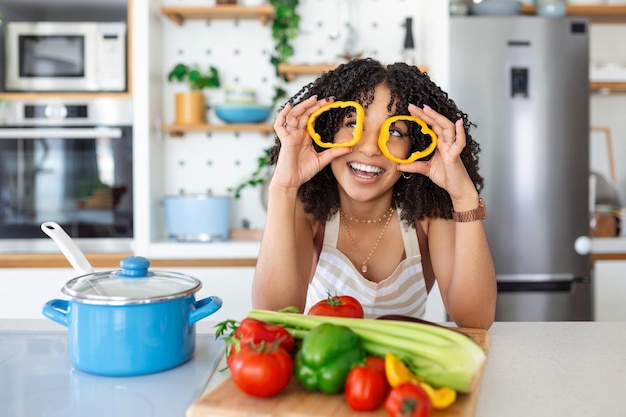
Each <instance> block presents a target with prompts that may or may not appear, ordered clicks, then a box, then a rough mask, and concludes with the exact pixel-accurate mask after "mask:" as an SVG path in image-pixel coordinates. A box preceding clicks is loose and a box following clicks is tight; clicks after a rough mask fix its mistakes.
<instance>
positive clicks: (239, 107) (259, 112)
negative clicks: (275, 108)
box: [215, 103, 272, 123]
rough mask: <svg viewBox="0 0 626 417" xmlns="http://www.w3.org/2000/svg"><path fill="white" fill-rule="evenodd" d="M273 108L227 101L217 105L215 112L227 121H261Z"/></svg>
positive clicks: (265, 118)
mask: <svg viewBox="0 0 626 417" xmlns="http://www.w3.org/2000/svg"><path fill="white" fill-rule="evenodd" d="M271 111H272V108H271V107H270V106H264V105H262V104H247V103H225V104H221V105H219V106H215V114H216V115H217V117H219V118H220V119H221V120H223V121H224V122H226V123H261V122H264V121H265V120H267V118H268V117H269V115H270V113H271Z"/></svg>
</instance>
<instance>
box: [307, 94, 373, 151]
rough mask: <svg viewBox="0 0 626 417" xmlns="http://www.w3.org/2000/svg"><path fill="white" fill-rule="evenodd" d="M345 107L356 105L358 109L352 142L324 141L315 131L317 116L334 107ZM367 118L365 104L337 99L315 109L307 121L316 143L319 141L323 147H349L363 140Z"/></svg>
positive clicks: (310, 133)
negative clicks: (364, 124) (364, 122)
mask: <svg viewBox="0 0 626 417" xmlns="http://www.w3.org/2000/svg"><path fill="white" fill-rule="evenodd" d="M343 107H354V108H355V109H356V126H354V130H353V131H352V138H353V139H352V140H351V141H350V142H345V143H333V142H324V141H322V138H321V137H320V135H319V134H318V133H317V132H316V131H315V121H316V120H317V118H318V117H319V116H320V115H321V114H322V113H324V112H326V111H328V110H330V109H333V108H343ZM364 120H365V110H363V106H361V104H359V103H357V102H356V101H335V102H333V103H328V104H326V105H324V106H322V107H320V108H319V109H317V110H315V111H314V112H313V113H312V114H311V116H309V120H308V121H307V129H308V131H309V135H311V137H312V138H313V140H314V141H315V143H317V144H318V145H319V146H320V147H322V148H349V147H351V146H354V145H356V144H357V143H358V142H359V141H360V140H361V135H362V134H363V121H364Z"/></svg>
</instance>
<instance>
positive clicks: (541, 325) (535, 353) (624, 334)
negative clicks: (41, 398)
mask: <svg viewBox="0 0 626 417" xmlns="http://www.w3.org/2000/svg"><path fill="white" fill-rule="evenodd" d="M214 325H215V323H214V322H210V321H201V322H199V323H198V325H197V326H198V327H197V329H198V332H201V333H213V332H214V328H213V326H214ZM62 328H63V327H62V326H60V325H58V324H56V323H54V322H52V321H49V320H45V319H42V320H0V330H59V329H62ZM489 333H490V348H489V353H488V358H487V366H486V369H485V374H484V377H483V381H482V385H481V388H480V398H479V401H478V410H477V413H476V415H477V416H479V417H503V416H504V417H516V416H520V417H522V416H523V417H528V416H533V417H537V416H550V417H553V416H568V417H577V416H581V417H583V416H584V417H587V416H603V417H611V416H623V415H624V413H625V412H626V411H625V410H626V395H624V393H625V391H624V387H626V322H612V323H599V322H531V323H528V322H511V323H509V322H496V323H494V325H493V326H492V328H491V329H490V330H489ZM220 368H221V366H218V369H220ZM226 377H227V374H226V373H224V372H217V371H216V372H215V373H214V374H213V376H212V377H211V380H210V381H209V384H208V385H207V388H206V389H207V390H210V389H211V388H212V387H214V386H216V385H217V384H218V383H219V382H221V381H222V380H223V379H224V378H226ZM181 417H182V416H181Z"/></svg>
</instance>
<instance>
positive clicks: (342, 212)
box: [339, 207, 393, 224]
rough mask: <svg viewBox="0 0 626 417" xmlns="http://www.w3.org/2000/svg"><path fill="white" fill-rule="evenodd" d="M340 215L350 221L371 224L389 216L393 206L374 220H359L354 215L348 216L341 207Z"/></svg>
mask: <svg viewBox="0 0 626 417" xmlns="http://www.w3.org/2000/svg"><path fill="white" fill-rule="evenodd" d="M339 211H340V213H341V216H343V218H344V219H348V220H350V221H351V222H355V223H367V224H371V223H380V222H382V221H383V220H385V219H386V218H387V217H391V214H392V212H393V207H389V210H387V211H386V212H385V214H383V215H382V216H380V217H379V218H377V219H376V220H359V219H355V218H354V217H350V216H348V215H347V214H346V212H345V211H343V210H342V209H339Z"/></svg>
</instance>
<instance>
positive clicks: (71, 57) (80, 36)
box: [5, 22, 127, 92]
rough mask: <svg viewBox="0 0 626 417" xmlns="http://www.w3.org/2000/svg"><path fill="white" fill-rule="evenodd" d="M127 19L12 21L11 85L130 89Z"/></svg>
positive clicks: (15, 87)
mask: <svg viewBox="0 0 626 417" xmlns="http://www.w3.org/2000/svg"><path fill="white" fill-rule="evenodd" d="M126 45H127V40H126V23H124V22H8V23H7V25H6V33H5V54H6V59H5V89H6V90H7V91H29V92H37V91H58V92H63V91H103V92H106V91H126V78H127V77H126V74H127V68H126V49H127V48H126Z"/></svg>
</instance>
